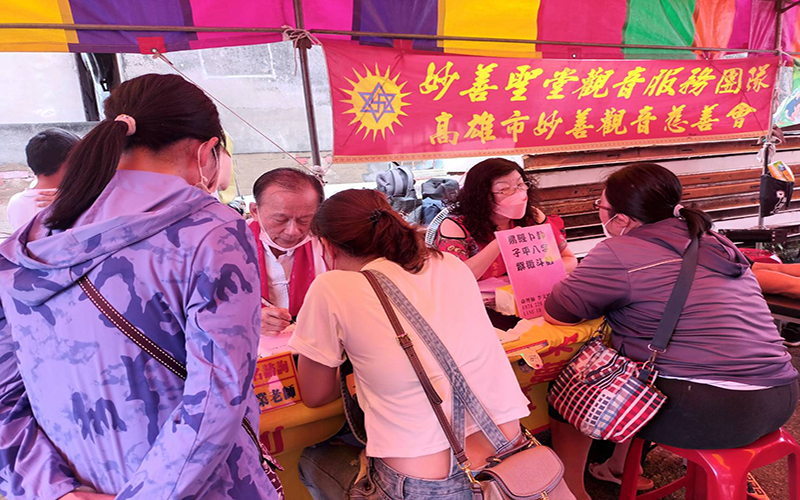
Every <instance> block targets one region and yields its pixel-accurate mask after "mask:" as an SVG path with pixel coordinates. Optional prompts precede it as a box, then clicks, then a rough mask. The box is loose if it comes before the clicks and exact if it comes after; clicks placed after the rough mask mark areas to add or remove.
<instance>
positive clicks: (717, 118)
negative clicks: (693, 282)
mask: <svg viewBox="0 0 800 500" xmlns="http://www.w3.org/2000/svg"><path fill="white" fill-rule="evenodd" d="M324 48H325V53H326V57H327V63H328V72H329V76H330V83H331V93H332V104H333V130H334V148H333V149H334V158H335V160H336V161H342V162H346V161H381V160H388V159H394V160H402V159H428V158H448V157H457V156H488V155H497V154H522V153H536V152H551V151H568V150H588V149H609V148H614V147H625V146H637V145H642V146H644V145H653V144H665V143H681V142H694V141H714V140H721V139H728V138H741V137H758V136H759V135H763V134H764V133H765V132H766V130H767V128H768V127H769V112H770V100H771V97H772V86H773V84H774V81H775V74H776V71H777V64H778V59H777V58H773V57H753V58H747V59H727V60H720V59H717V60H712V61H693V60H689V61H687V60H653V61H637V60H557V59H505V58H504V59H501V58H485V57H473V56H457V55H444V54H437V53H429V52H420V51H401V50H395V49H387V48H377V47H367V46H361V45H358V44H355V43H351V42H328V43H325V45H324Z"/></svg>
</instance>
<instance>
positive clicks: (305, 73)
mask: <svg viewBox="0 0 800 500" xmlns="http://www.w3.org/2000/svg"><path fill="white" fill-rule="evenodd" d="M294 20H295V23H296V24H297V29H300V30H302V29H305V22H304V21H303V1H302V0H294ZM295 45H296V46H297V51H298V52H300V73H301V75H302V78H303V96H304V97H305V100H306V118H307V121H308V138H309V141H310V142H311V161H312V162H314V165H320V166H322V157H321V155H320V154H319V137H318V136H317V116H316V113H314V96H313V94H312V93H311V76H310V72H309V70H308V51H309V49H311V41H310V40H309V39H308V38H301V39H299V40H298V41H297V43H296V44H295Z"/></svg>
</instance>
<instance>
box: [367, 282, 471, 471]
mask: <svg viewBox="0 0 800 500" xmlns="http://www.w3.org/2000/svg"><path fill="white" fill-rule="evenodd" d="M361 274H363V275H364V277H365V278H367V281H368V282H369V284H370V285H371V286H372V289H373V290H375V294H376V295H377V296H378V300H379V301H380V303H381V306H383V310H384V311H385V312H386V316H388V317H389V323H391V324H392V328H393V329H394V333H395V334H396V335H397V341H398V342H399V343H400V347H402V348H403V352H405V353H406V355H407V356H408V360H409V361H410V362H411V366H412V367H413V368H414V373H415V374H416V375H417V379H419V382H420V384H422V389H423V390H424V391H425V396H427V398H428V402H429V403H430V404H431V408H433V413H434V414H435V415H436V419H437V420H438V421H439V425H441V426H442V430H443V431H444V435H445V437H447V442H448V443H450V447H451V448H452V449H453V454H455V456H456V460H457V461H458V465H459V467H461V469H462V470H464V471H465V472H467V473H468V474H467V475H468V476H469V477H470V481H474V478H473V477H472V474H471V472H470V471H469V468H470V466H471V465H470V463H469V459H468V458H467V452H466V451H465V450H464V448H463V447H462V446H461V444H460V443H459V442H458V439H457V438H456V433H455V431H454V430H453V426H452V425H451V424H450V421H449V420H447V415H445V414H444V410H442V398H441V397H440V396H439V394H438V393H437V392H436V389H435V388H434V387H433V384H432V383H431V379H430V377H428V374H427V373H426V372H425V368H424V367H423V366H422V363H421V362H420V359H419V356H418V355H417V351H416V350H415V349H414V343H413V342H412V341H411V337H409V336H408V334H407V333H406V332H405V331H404V330H403V326H402V325H401V324H400V320H399V319H398V318H397V314H396V313H395V312H394V308H393V307H392V304H391V302H390V301H389V297H388V296H387V295H386V292H385V291H384V290H383V288H382V287H381V285H380V283H378V280H377V279H376V278H375V275H374V274H372V273H371V272H370V271H361ZM473 484H474V483H473Z"/></svg>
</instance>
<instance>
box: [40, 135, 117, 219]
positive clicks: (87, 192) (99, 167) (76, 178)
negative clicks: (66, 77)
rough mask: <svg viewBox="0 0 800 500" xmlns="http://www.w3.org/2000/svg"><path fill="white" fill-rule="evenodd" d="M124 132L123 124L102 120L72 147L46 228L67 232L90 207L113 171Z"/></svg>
mask: <svg viewBox="0 0 800 500" xmlns="http://www.w3.org/2000/svg"><path fill="white" fill-rule="evenodd" d="M127 132H128V125H126V124H125V123H123V122H115V121H109V120H106V121H103V122H100V123H99V124H98V125H97V126H96V127H95V128H93V129H92V130H91V131H90V132H89V133H88V134H86V137H84V138H83V140H82V141H80V142H79V143H78V144H76V145H75V147H73V148H72V151H71V152H70V154H69V156H67V161H66V164H65V172H64V178H63V180H62V181H61V184H60V185H59V188H58V194H57V195H56V200H55V202H53V209H52V211H51V212H50V215H49V217H48V218H47V225H48V227H50V228H51V229H68V228H70V227H72V225H73V224H74V223H75V220H76V219H77V218H78V217H79V216H80V215H81V214H82V213H83V212H85V211H86V210H87V209H88V208H89V207H90V206H92V203H94V202H95V200H96V199H97V197H98V196H100V193H102V192H103V190H104V189H105V188H106V186H107V185H108V183H109V181H111V178H112V177H114V173H115V172H116V171H117V164H118V163H119V159H120V157H121V156H122V151H123V150H124V149H125V141H126V134H127Z"/></svg>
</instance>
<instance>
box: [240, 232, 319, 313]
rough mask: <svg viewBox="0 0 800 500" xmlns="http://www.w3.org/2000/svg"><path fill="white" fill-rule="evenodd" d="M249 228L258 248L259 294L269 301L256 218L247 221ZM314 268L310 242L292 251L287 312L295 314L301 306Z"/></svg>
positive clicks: (264, 263) (264, 260) (263, 254)
mask: <svg viewBox="0 0 800 500" xmlns="http://www.w3.org/2000/svg"><path fill="white" fill-rule="evenodd" d="M249 226H250V230H251V231H253V236H255V238H256V248H257V249H258V270H259V274H260V275H261V296H262V297H263V298H264V299H266V300H267V301H269V279H268V277H267V257H266V255H265V253H264V244H263V243H261V240H260V239H259V236H260V235H261V226H259V224H258V221H257V220H252V221H250V223H249ZM315 271H316V270H315V269H314V252H313V250H312V245H311V242H310V241H309V242H308V243H306V244H305V245H303V246H301V247H299V248H297V249H296V250H295V251H294V264H293V265H292V275H291V276H290V277H289V314H291V315H292V316H297V313H298V312H300V308H301V307H303V300H305V298H306V293H308V288H309V287H310V286H311V282H312V281H314V278H315V277H316V275H317V274H316V272H315Z"/></svg>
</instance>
